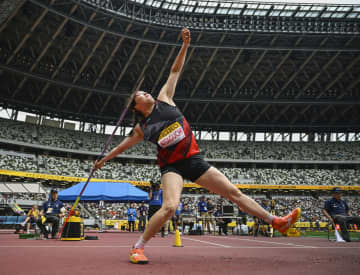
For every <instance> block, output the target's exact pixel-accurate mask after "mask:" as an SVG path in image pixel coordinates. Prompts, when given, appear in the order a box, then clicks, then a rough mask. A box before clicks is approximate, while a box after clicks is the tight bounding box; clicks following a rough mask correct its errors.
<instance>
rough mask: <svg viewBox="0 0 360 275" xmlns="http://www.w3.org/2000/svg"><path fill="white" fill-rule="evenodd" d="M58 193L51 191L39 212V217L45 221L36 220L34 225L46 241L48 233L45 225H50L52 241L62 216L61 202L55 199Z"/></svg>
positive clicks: (54, 190)
mask: <svg viewBox="0 0 360 275" xmlns="http://www.w3.org/2000/svg"><path fill="white" fill-rule="evenodd" d="M57 197H58V191H57V190H56V189H51V193H50V198H49V200H48V201H47V202H45V203H44V204H43V205H42V208H41V210H40V216H41V217H45V219H43V218H41V219H38V221H37V222H36V224H37V225H38V226H39V228H40V230H41V233H42V234H44V238H46V239H48V237H49V232H48V231H47V229H46V227H45V223H51V224H52V232H51V237H52V239H55V238H56V233H57V232H58V229H59V222H60V218H61V217H63V216H64V212H65V208H64V205H63V203H62V202H61V201H59V200H58V199H57Z"/></svg>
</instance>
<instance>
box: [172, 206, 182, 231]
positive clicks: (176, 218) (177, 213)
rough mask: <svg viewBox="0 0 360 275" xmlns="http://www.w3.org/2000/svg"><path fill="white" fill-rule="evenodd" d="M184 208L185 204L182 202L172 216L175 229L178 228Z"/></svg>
mask: <svg viewBox="0 0 360 275" xmlns="http://www.w3.org/2000/svg"><path fill="white" fill-rule="evenodd" d="M182 210H183V204H182V203H181V202H180V203H179V205H178V207H177V208H176V211H175V215H174V216H173V217H172V218H171V221H172V223H173V225H174V230H175V231H176V230H177V228H178V225H180V213H181V211H182Z"/></svg>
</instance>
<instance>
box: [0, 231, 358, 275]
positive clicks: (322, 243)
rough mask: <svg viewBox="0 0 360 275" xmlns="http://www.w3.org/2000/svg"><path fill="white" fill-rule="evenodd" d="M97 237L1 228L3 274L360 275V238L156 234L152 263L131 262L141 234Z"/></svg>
mask: <svg viewBox="0 0 360 275" xmlns="http://www.w3.org/2000/svg"><path fill="white" fill-rule="evenodd" d="M88 235H97V236H98V237H99V240H97V241H85V240H84V241H72V242H70V241H57V240H22V239H19V238H18V235H15V234H9V233H7V234H4V233H2V234H1V233H0V274H1V275H15V274H16V275H25V274H26V275H35V274H36V275H41V274H44V275H45V274H46V275H49V274H50V275H55V274H62V275H70V274H71V275H73V274H74V275H81V274H86V275H97V274H109V275H110V274H111V275H115V274H131V275H133V274H142V275H144V274H156V275H160V274H170V275H175V274H187V275H189V274H244V275H245V274H246V275H249V274H266V275H281V274H286V275H289V274H291V275H294V274H301V275H310V274H316V275H321V274H324V275H325V274H326V275H331V274H358V272H359V270H360V243H359V242H353V243H336V242H329V241H328V240H327V239H320V238H304V237H302V238H285V237H278V238H272V239H270V238H264V237H258V238H253V237H244V236H229V237H224V236H187V235H186V236H182V237H181V241H182V244H183V245H184V247H172V245H173V244H174V235H170V236H168V237H166V238H161V237H159V236H157V237H155V238H154V239H152V240H151V241H150V242H149V243H148V245H147V247H146V255H147V256H148V258H149V260H150V263H149V264H148V265H134V264H131V263H130V262H129V261H128V253H129V249H130V247H131V245H132V244H133V243H134V242H136V240H137V239H138V238H139V236H140V235H139V234H138V233H101V234H88Z"/></svg>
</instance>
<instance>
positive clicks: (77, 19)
mask: <svg viewBox="0 0 360 275" xmlns="http://www.w3.org/2000/svg"><path fill="white" fill-rule="evenodd" d="M9 1H10V0H8V3H10V2H11V3H15V4H16V6H15V4H14V8H13V9H12V11H11V12H9V13H8V17H7V18H5V19H4V23H3V24H2V26H1V27H0V33H1V38H0V69H1V75H0V80H1V82H2V85H1V88H0V95H1V96H0V106H2V107H11V108H15V109H19V110H23V111H28V112H35V113H39V114H45V115H49V116H58V117H63V118H67V119H72V120H81V121H88V122H93V123H108V124H115V123H116V121H117V120H118V116H119V115H120V113H121V111H122V109H123V106H124V102H125V100H126V97H127V96H128V95H129V93H130V91H131V90H132V89H134V86H135V83H136V82H137V81H138V79H140V78H141V77H142V76H143V75H145V81H144V84H143V89H144V90H146V91H149V92H152V94H153V95H156V94H157V92H158V91H159V89H160V88H161V86H162V85H163V83H164V82H165V81H166V78H167V75H168V72H169V70H170V66H171V64H172V62H173V60H174V58H175V56H176V54H177V51H178V50H179V46H180V45H181V37H180V35H179V31H180V29H181V27H183V26H189V27H190V30H191V32H192V41H191V48H190V49H189V52H188V57H187V60H186V63H185V67H184V71H183V74H182V77H181V80H180V82H179V85H178V88H177V91H176V96H175V101H176V102H177V104H178V106H179V107H180V109H181V110H183V111H184V112H185V114H186V117H187V119H188V120H189V121H190V123H191V125H192V126H193V127H194V128H195V129H203V130H210V129H215V130H227V131H293V132H294V131H302V132H307V131H309V132H312V131H321V132H326V131H341V132H343V131H359V129H360V108H359V105H360V78H359V75H360V65H359V64H360V35H359V34H360V17H359V14H360V5H351V4H350V5H345V4H341V5H336V4H324V3H321V4H313V5H309V4H304V5H299V4H294V3H280V1H278V3H271V4H269V2H262V3H254V2H250V1H247V2H244V3H235V1H221V3H218V1H215V2H214V1H195V2H196V4H195V6H194V5H193V6H194V9H196V8H199V7H201V3H202V2H204V3H205V2H206V3H207V5H210V3H216V5H217V6H216V10H215V11H214V12H213V13H211V14H210V13H204V11H205V10H204V11H203V12H202V13H194V12H192V13H187V12H185V10H184V11H181V10H179V9H180V6H181V5H183V4H184V3H186V5H188V6H191V5H192V4H191V3H190V2H194V1H181V2H180V3H178V2H179V1H172V2H171V3H170V1H169V0H164V1H158V2H161V5H160V6H159V7H153V6H151V4H150V2H148V0H146V1H144V2H143V3H140V2H135V1H130V0H124V1H110V0H103V1H101V0H96V1H95V0H94V1H90V0H86V1H66V2H64V1H55V0H28V1H24V2H23V1H10V2H9ZM115 2H116V4H114V3H115ZM147 3H149V5H147ZM153 3H154V2H152V4H153ZM226 3H228V4H231V6H230V7H225V6H224V4H226ZM105 4H107V6H105ZM110 4H111V5H110ZM168 4H169V5H177V7H176V10H170V9H167V8H169V7H170V6H167V5H168ZM156 5H158V4H156ZM184 5H185V4H184ZM235 5H244V6H243V7H240V6H235ZM165 7H167V8H165ZM280 7H281V8H280ZM206 8H209V6H206ZM204 9H205V8H204ZM220 9H227V12H226V13H225V11H224V14H221V13H218V11H219V10H220ZM9 10H10V9H9ZM235 10H237V11H236V12H238V10H241V12H240V14H233V11H235ZM265 12H266V14H265ZM290 12H291V15H290ZM260 13H264V14H263V15H261V14H260ZM275 13H276V14H275ZM315 13H316V16H315ZM327 14H328V15H327ZM340 14H343V15H341V16H340ZM300 15H301V16H300ZM125 123H126V124H127V125H129V124H130V117H128V118H127V119H126V122H125Z"/></svg>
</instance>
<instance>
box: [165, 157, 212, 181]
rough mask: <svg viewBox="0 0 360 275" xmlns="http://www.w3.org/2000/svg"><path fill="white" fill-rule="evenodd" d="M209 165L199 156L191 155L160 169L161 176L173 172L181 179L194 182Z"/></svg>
mask: <svg viewBox="0 0 360 275" xmlns="http://www.w3.org/2000/svg"><path fill="white" fill-rule="evenodd" d="M209 168H210V164H209V163H208V162H207V161H205V160H204V159H203V157H202V156H201V155H200V154H196V155H193V156H191V157H189V158H187V159H183V160H180V161H177V162H174V163H170V164H168V165H166V166H164V167H160V171H161V175H165V174H166V173H169V172H174V173H176V174H179V175H180V176H182V177H183V179H188V180H191V181H192V182H195V181H196V180H197V179H198V178H200V177H201V175H202V174H204V173H205V172H206V171H207V170H208V169H209Z"/></svg>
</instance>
